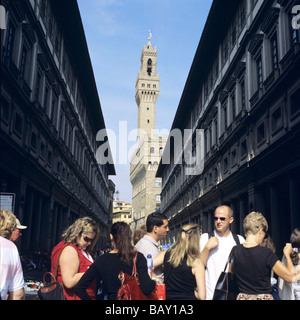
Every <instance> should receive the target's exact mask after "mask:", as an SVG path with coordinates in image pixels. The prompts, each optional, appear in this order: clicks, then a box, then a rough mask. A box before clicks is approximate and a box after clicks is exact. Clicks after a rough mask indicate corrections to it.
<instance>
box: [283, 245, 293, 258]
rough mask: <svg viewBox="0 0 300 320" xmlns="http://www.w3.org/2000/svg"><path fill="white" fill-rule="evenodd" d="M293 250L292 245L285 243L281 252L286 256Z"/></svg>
mask: <svg viewBox="0 0 300 320" xmlns="http://www.w3.org/2000/svg"><path fill="white" fill-rule="evenodd" d="M292 252H293V247H292V245H291V244H290V243H286V244H285V247H284V248H283V254H284V255H285V256H286V257H287V256H289V255H290V254H291V253H292Z"/></svg>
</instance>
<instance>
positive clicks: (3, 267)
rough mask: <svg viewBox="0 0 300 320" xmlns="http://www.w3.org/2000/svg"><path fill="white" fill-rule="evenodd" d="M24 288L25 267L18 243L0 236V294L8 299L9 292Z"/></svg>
mask: <svg viewBox="0 0 300 320" xmlns="http://www.w3.org/2000/svg"><path fill="white" fill-rule="evenodd" d="M22 288H24V277H23V269H22V265H21V260H20V255H19V252H18V249H17V247H16V245H15V244H14V243H13V242H12V241H9V240H7V239H5V238H3V237H1V236H0V295H1V299H2V300H6V299H7V293H8V292H14V291H17V290H20V289H22Z"/></svg>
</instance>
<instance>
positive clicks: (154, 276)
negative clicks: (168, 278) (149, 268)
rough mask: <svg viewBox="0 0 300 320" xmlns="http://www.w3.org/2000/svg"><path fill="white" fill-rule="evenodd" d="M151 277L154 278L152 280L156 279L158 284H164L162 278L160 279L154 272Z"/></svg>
mask: <svg viewBox="0 0 300 320" xmlns="http://www.w3.org/2000/svg"><path fill="white" fill-rule="evenodd" d="M151 279H152V280H155V281H156V283H157V284H162V283H163V282H162V281H161V279H159V278H158V277H157V276H156V274H155V273H154V272H153V273H152V277H151Z"/></svg>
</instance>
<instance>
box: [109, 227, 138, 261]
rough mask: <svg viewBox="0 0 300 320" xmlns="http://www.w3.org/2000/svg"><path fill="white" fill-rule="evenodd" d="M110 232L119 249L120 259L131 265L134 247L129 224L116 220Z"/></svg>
mask: <svg viewBox="0 0 300 320" xmlns="http://www.w3.org/2000/svg"><path fill="white" fill-rule="evenodd" d="M110 233H111V235H112V236H113V238H114V242H115V245H116V248H117V249H118V251H119V256H120V260H121V261H122V262H123V263H125V264H127V265H130V262H131V261H132V258H133V253H134V247H133V245H132V243H131V239H132V232H131V229H130V227H129V225H128V224H127V223H125V222H122V221H121V222H116V223H114V224H113V225H112V227H111V232H110Z"/></svg>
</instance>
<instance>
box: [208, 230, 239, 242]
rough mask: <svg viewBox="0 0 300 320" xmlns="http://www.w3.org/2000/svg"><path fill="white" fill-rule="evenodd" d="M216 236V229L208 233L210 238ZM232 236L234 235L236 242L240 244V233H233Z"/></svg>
mask: <svg viewBox="0 0 300 320" xmlns="http://www.w3.org/2000/svg"><path fill="white" fill-rule="evenodd" d="M214 236H215V234H214V231H211V232H209V233H208V239H209V238H211V237H214ZM232 236H233V239H234V241H235V242H236V244H240V239H239V237H238V235H237V234H236V233H232Z"/></svg>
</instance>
